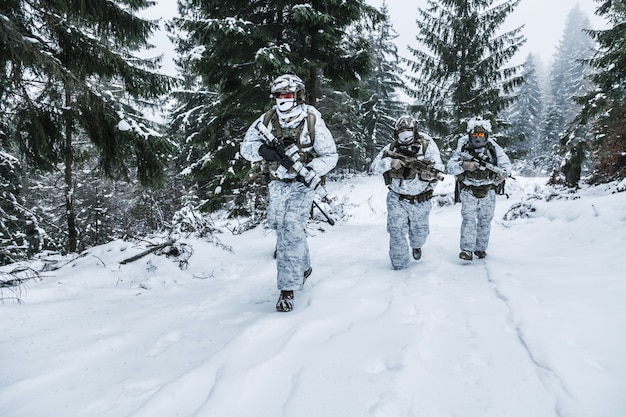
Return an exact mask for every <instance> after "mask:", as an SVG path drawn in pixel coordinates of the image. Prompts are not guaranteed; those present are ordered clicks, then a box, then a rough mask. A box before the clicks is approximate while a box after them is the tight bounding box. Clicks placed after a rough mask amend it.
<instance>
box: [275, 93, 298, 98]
mask: <svg viewBox="0 0 626 417" xmlns="http://www.w3.org/2000/svg"><path fill="white" fill-rule="evenodd" d="M295 96H296V93H278V94H276V95H274V97H276V98H288V99H289V98H294V97H295Z"/></svg>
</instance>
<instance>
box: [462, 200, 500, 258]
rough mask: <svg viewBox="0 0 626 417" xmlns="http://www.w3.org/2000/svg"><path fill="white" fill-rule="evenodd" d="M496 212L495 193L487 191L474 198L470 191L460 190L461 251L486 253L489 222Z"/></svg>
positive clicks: (489, 232)
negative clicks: (480, 196)
mask: <svg viewBox="0 0 626 417" xmlns="http://www.w3.org/2000/svg"><path fill="white" fill-rule="evenodd" d="M495 210H496V192H495V191H494V190H489V191H488V192H487V195H486V196H485V197H483V198H476V197H474V195H473V194H472V192H471V191H470V190H461V217H462V219H463V221H462V222H461V250H462V251H465V250H467V251H477V250H480V251H486V250H487V246H489V235H490V234H491V220H493V214H494V212H495Z"/></svg>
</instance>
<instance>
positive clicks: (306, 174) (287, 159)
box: [254, 120, 328, 198]
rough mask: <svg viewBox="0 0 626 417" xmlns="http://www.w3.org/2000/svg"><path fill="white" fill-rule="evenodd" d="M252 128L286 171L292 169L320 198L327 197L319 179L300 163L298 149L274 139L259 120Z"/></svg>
mask: <svg viewBox="0 0 626 417" xmlns="http://www.w3.org/2000/svg"><path fill="white" fill-rule="evenodd" d="M254 128H255V129H256V131H257V132H259V134H260V135H261V138H262V140H263V142H265V144H266V145H268V146H271V147H272V148H273V149H274V150H275V151H276V152H278V155H280V161H279V162H280V164H281V165H282V166H284V167H285V168H287V169H290V168H293V170H294V171H296V172H297V173H298V175H300V176H301V177H302V178H303V179H304V184H305V185H306V186H307V187H309V188H311V189H313V190H315V191H316V192H317V194H318V195H319V196H320V198H324V197H326V196H327V195H328V191H326V189H325V188H324V186H323V185H322V184H321V182H322V180H321V178H320V177H319V176H318V175H317V174H316V173H315V171H313V170H312V169H309V168H307V167H305V166H304V164H303V163H302V162H301V161H300V154H298V147H297V146H296V145H295V144H292V145H290V146H289V147H288V148H285V146H284V145H283V144H282V143H281V142H280V141H279V140H278V139H276V136H274V135H273V134H272V132H270V130H269V129H268V128H267V127H266V126H265V125H264V124H263V122H261V121H260V120H259V121H258V122H257V123H256V124H255V125H254Z"/></svg>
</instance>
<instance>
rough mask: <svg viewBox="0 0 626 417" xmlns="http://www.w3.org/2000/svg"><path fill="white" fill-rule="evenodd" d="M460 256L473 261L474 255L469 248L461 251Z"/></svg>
mask: <svg viewBox="0 0 626 417" xmlns="http://www.w3.org/2000/svg"><path fill="white" fill-rule="evenodd" d="M459 258H461V259H463V260H465V261H471V260H472V258H473V256H472V252H471V251H469V250H464V251H461V253H459Z"/></svg>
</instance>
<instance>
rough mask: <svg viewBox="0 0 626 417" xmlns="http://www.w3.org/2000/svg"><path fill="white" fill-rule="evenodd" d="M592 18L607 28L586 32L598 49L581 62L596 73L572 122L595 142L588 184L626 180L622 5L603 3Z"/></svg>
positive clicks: (625, 23) (625, 10) (625, 21)
mask: <svg viewBox="0 0 626 417" xmlns="http://www.w3.org/2000/svg"><path fill="white" fill-rule="evenodd" d="M596 14H597V15H599V16H603V17H604V18H605V19H606V21H607V23H608V26H609V27H608V29H605V30H589V31H588V32H587V33H588V34H589V35H590V36H591V37H592V38H593V39H594V40H595V41H596V42H597V44H598V45H599V50H598V51H597V53H596V54H595V55H594V56H593V57H592V58H589V59H587V60H585V62H586V63H587V64H589V65H590V66H591V67H592V68H593V69H594V70H596V72H595V73H594V74H593V75H592V76H591V81H592V82H593V85H594V86H595V88H594V89H593V90H592V91H590V92H589V93H588V94H586V95H582V96H580V97H578V99H577V100H578V103H579V104H581V105H582V109H581V111H580V113H579V115H578V116H577V118H576V122H577V124H578V125H579V126H580V125H584V126H589V127H590V129H591V131H592V134H593V137H594V138H595V139H594V141H593V148H592V150H593V159H594V162H595V163H596V165H595V168H594V172H593V173H592V174H593V175H592V178H591V181H592V182H607V181H611V180H615V179H622V178H624V177H626V122H625V120H626V4H625V3H624V2H623V1H609V0H603V1H601V4H600V6H599V7H598V9H597V11H596Z"/></svg>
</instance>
